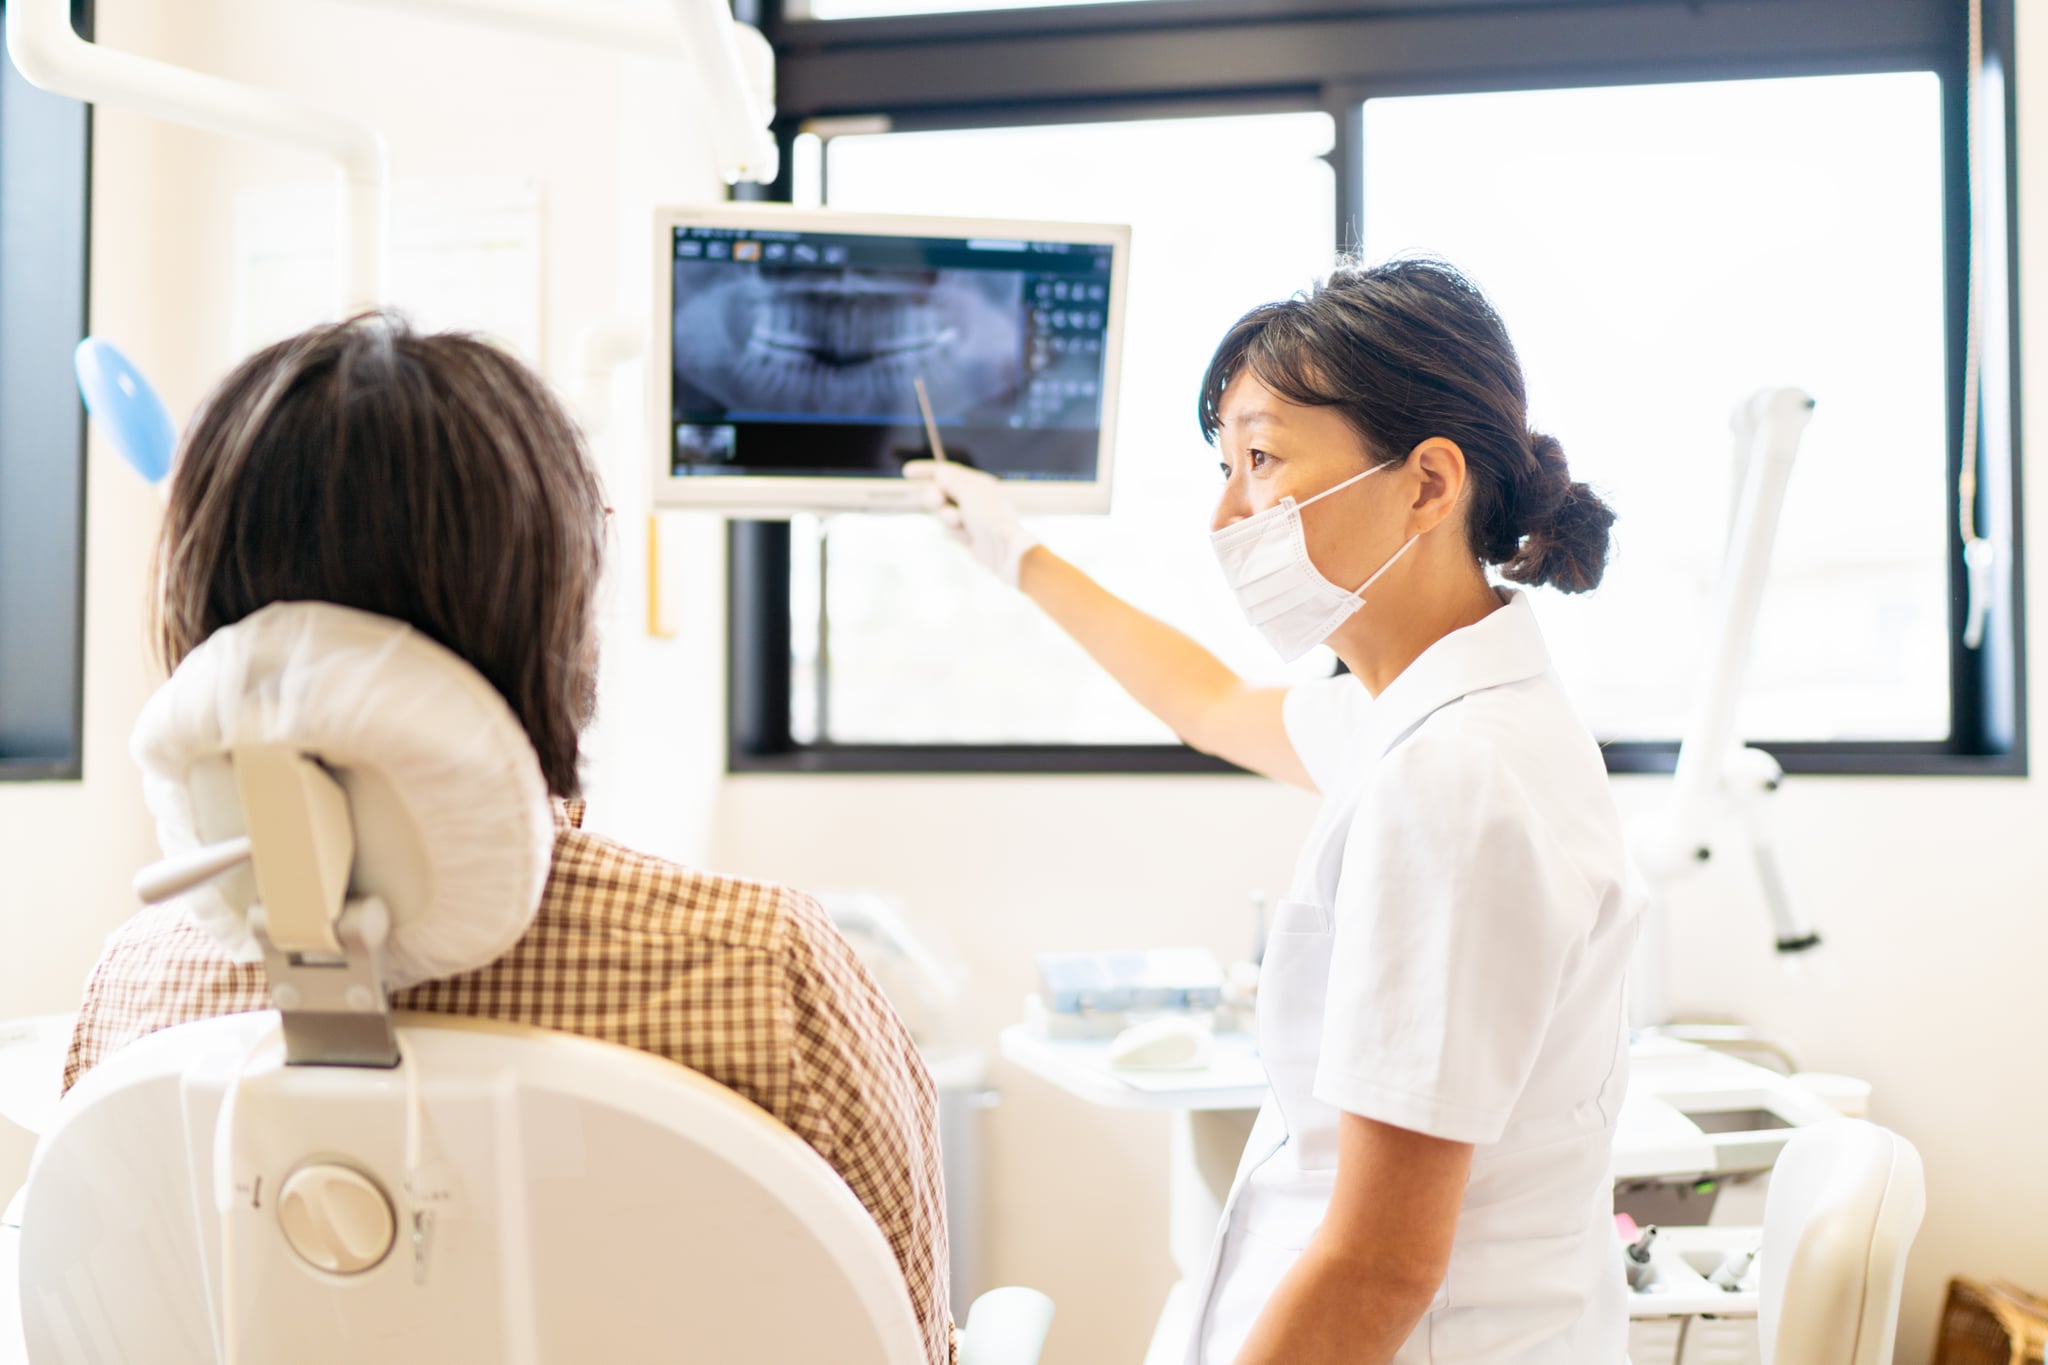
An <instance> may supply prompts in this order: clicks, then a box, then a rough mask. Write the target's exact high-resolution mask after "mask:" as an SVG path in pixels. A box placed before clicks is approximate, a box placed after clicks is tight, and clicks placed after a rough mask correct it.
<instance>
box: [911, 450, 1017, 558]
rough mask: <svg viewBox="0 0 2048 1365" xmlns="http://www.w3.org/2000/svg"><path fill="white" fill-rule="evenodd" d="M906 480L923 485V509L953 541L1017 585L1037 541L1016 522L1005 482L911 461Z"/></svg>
mask: <svg viewBox="0 0 2048 1365" xmlns="http://www.w3.org/2000/svg"><path fill="white" fill-rule="evenodd" d="M903 477H904V478H906V479H909V480H911V481H912V482H914V483H921V484H923V485H924V489H923V495H924V504H925V506H926V507H927V508H929V509H930V510H931V513H932V515H933V516H935V517H937V518H938V519H939V522H940V524H941V525H943V526H944V527H945V528H946V530H947V531H948V532H949V533H951V535H952V537H953V539H955V540H957V541H959V542H960V543H961V544H962V545H965V546H966V547H967V548H968V549H969V550H970V551H972V552H973V554H974V557H975V558H976V559H978V560H980V561H981V562H982V563H983V564H984V565H986V566H987V567H988V569H989V571H990V572H991V573H993V574H995V576H996V577H998V578H1000V579H1002V580H1003V582H1005V583H1007V584H1009V585H1010V586H1011V587H1013V588H1014V587H1016V586H1017V570H1018V567H1019V566H1020V565H1021V564H1022V563H1023V562H1024V555H1025V553H1026V552H1027V551H1029V550H1030V549H1031V547H1032V546H1034V545H1036V544H1038V537H1037V536H1034V535H1032V534H1031V533H1030V532H1029V531H1027V530H1025V529H1024V523H1023V522H1021V521H1018V520H1017V509H1016V508H1015V507H1013V506H1011V504H1010V495H1009V494H1008V493H1007V492H1005V491H1004V489H1003V485H1002V481H1001V480H1000V479H998V478H996V477H995V476H994V475H992V474H984V473H982V472H981V471H980V470H978V469H969V468H968V467H967V466H966V465H963V464H955V463H953V462H952V461H951V460H947V461H945V462H943V463H941V462H939V461H937V460H912V461H911V462H910V463H909V464H906V465H904V466H903Z"/></svg>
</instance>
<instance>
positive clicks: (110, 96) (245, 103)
mask: <svg viewBox="0 0 2048 1365" xmlns="http://www.w3.org/2000/svg"><path fill="white" fill-rule="evenodd" d="M7 51H8V54H9V55H10V56H11V57H12V58H13V59H14V65H15V67H16V69H18V70H19V71H20V72H21V74H22V76H23V77H24V78H26V79H27V80H28V81H29V83H30V84H32V85H36V86H39V87H41V88H42V89H44V90H47V91H49V92H51V93H52V94H55V95H63V96H65V97H67V98H70V99H78V100H87V101H90V102H92V103H94V104H104V105H110V106H116V107H120V108H125V109H134V110H136V111H137V112H139V113H144V114H151V115H154V116H155V117H157V118H162V119H168V120H170V121H172V122H174V123H184V124H189V125H191V126H192V127H195V128H204V129H206V130H208V131H209V132H216V133H229V134H233V135H235V136H238V137H247V138H254V139H256V140H258V141H262V142H269V143H275V144H278V145H281V146H286V147H296V148H298V149H300V150H302V151H308V152H312V153H314V154H315V155H318V156H322V157H326V158H327V159H329V160H331V161H333V162H334V163H335V164H336V165H337V166H339V167H340V172H341V185H342V238H341V244H342V260H343V265H344V271H343V281H342V299H341V302H342V304H343V306H344V307H345V308H347V309H349V310H351V311H353V310H354V309H357V308H365V307H373V306H375V305H376V304H378V303H379V302H381V301H382V298H383V288H384V270H383V265H384V223H385V199H386V187H387V185H388V183H389V172H388V171H387V169H386V165H385V156H384V139H383V138H381V137H380V136H378V134H377V132H376V130H375V129H372V128H370V127H369V126H368V125H366V124H362V123H358V122H356V121H355V120H353V119H349V118H345V117H343V116H342V115H340V114H336V113H333V112H331V111H329V110H325V109H318V108H314V107H313V106H311V105H307V104H302V103H299V102H298V101H295V100H290V99H286V98H284V97H282V96H279V95H275V94H272V93H270V92H269V91H266V90H259V89H257V88H255V87H253V86H247V85H238V84H236V83H235V82H233V81H226V80H222V79H221V78H220V77H218V76H208V75H205V74H203V73H201V72H197V71H188V70H186V69H185V68H183V67H180V66H173V65H171V64H170V63H168V62H159V61H155V60H152V59H151V58H147V57H138V56H136V55H135V54H133V53H129V52H119V51H116V50H114V49H112V48H106V47H102V46H100V45H99V44H97V43H89V42H87V41H85V40H84V39H83V38H80V37H79V36H78V34H77V33H76V32H75V31H73V29H72V27H71V4H70V0H10V3H9V4H8V5H7Z"/></svg>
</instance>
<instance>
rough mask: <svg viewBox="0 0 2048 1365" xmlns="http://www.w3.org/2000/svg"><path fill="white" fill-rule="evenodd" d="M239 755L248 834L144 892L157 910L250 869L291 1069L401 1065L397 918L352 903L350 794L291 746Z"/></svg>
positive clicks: (156, 878)
mask: <svg viewBox="0 0 2048 1365" xmlns="http://www.w3.org/2000/svg"><path fill="white" fill-rule="evenodd" d="M230 755H231V757H232V758H233V761H234V772H235V786H236V788H237V791H238V793H239V795H240V797H241V806H242V819H243V822H244V823H245V825H246V826H247V828H248V831H249V832H248V833H247V834H244V835H237V836H236V837H234V838H232V839H227V840H223V841H222V842H220V843H217V844H211V845H208V846H207V847H204V848H200V849H195V850H193V851H191V852H189V853H185V854H182V855H180V856H178V857H175V858H169V859H166V860H165V861H163V862H161V863H158V864H156V865H155V866H154V867H150V868H147V869H145V870H144V871H143V872H142V874H141V875H140V876H138V877H137V878H136V879H135V889H136V892H137V894H138V895H140V896H141V897H142V899H143V900H144V901H146V902H148V903H149V904H152V905H154V904H156V903H158V902H160V901H163V900H167V899H169V898H170V897H172V896H175V895H178V894H180V893H182V892H184V891H188V890H190V889H191V888H193V887H194V886H197V885H199V884H200V883H202V882H207V881H211V880H213V879H214V878H216V877H220V876H223V875H225V874H227V873H229V872H232V871H234V870H235V869H236V868H238V867H240V866H242V865H243V864H244V863H247V864H250V865H251V867H252V870H253V871H254V873H255V879H256V891H257V896H258V900H257V902H256V903H255V904H252V905H250V906H249V909H248V917H249V919H248V923H249V931H250V934H251V935H252V936H253V937H254V939H255V940H256V943H257V945H258V946H259V947H260V948H261V949H262V951H263V971H264V975H265V976H266V977H267V978H268V979H269V991H270V1003H271V1004H272V1005H274V1006H275V1007H276V1008H277V1011H278V1013H279V1014H281V1015H283V1016H284V1040H285V1061H286V1062H287V1063H289V1064H291V1065H295V1066H381V1067H391V1066H397V1065H398V1034H397V1032H396V1029H395V1026H394V1024H393V1022H392V1018H391V1002H390V999H389V997H388V996H387V995H386V994H385V991H384V977H385V972H384V945H385V943H386V942H387V941H388V940H389V939H390V937H391V912H390V910H389V909H388V908H387V907H386V906H385V904H384V902H383V901H382V900H380V899H379V898H377V897H376V896H367V897H363V898H361V899H357V900H350V899H348V884H349V875H350V870H351V868H352V867H353V865H354V863H355V856H356V837H355V826H354V824H353V823H352V822H351V820H350V818H349V808H348V797H347V794H346V793H344V792H343V791H342V789H341V783H339V782H337V781H336V780H335V779H334V775H333V774H332V773H330V772H328V771H327V769H326V768H325V767H324V766H322V765H321V763H320V762H319V761H318V760H317V759H314V758H312V757H310V756H308V755H306V754H304V753H301V752H299V751H298V750H297V749H295V748H292V747H291V746H288V745H276V744H255V745H237V746H235V747H234V748H233V749H232V750H230Z"/></svg>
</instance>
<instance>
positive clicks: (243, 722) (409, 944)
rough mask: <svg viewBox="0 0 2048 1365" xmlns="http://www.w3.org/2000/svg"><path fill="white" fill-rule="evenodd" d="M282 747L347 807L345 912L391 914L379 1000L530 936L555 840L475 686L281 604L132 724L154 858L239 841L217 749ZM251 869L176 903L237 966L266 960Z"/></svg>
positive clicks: (515, 751) (515, 745)
mask: <svg viewBox="0 0 2048 1365" xmlns="http://www.w3.org/2000/svg"><path fill="white" fill-rule="evenodd" d="M255 744H267V745H287V746H291V747H294V748H296V749H297V750H298V751H299V752H301V753H303V754H305V755H307V756H308V757H311V758H314V759H317V760H318V761H319V762H320V763H321V764H322V765H324V766H325V767H326V768H327V769H328V770H329V771H330V772H331V773H332V774H333V775H334V777H335V778H336V779H337V780H338V781H339V783H340V785H341V788H342V790H343V792H344V793H345V794H346V796H347V798H348V807H349V815H350V818H351V820H352V822H353V824H354V828H355V839H356V853H355V861H354V863H353V865H352V867H351V869H350V876H349V890H348V894H349V895H350V896H351V897H361V896H371V895H374V896H378V897H381V898H382V900H383V901H384V903H385V905H386V907H387V908H388V910H389V911H390V915H391V923H392V932H391V937H390V940H389V942H388V943H387V945H386V948H385V957H384V964H385V970H384V979H385V985H386V986H387V987H389V988H390V989H393V990H400V989H403V988H405V987H407V986H411V985H416V984H418V983H419V982H422V981H429V980H433V979H436V978H439V977H445V976H454V975H457V974H459V973H462V972H466V971H472V970H475V969H476V968H478V967H482V966H484V965H486V964H487V963H489V962H492V961H494V960H495V959H497V958H498V957H499V956H501V955H502V954H503V953H504V952H505V951H506V950H507V949H509V948H510V947H511V946H512V945H513V944H514V943H515V942H517V941H518V939H519V937H520V936H521V935H522V934H524V933H525V932H526V929H527V926H528V925H529V924H530V923H531V922H532V920H533V916H534V912H535V911H536V910H537V909H538V908H539V905H540V897H541V891H542V889H543V887H544V886H545V885H546V882H547V876H548V867H549V864H550V862H551V860H552V858H553V853H554V840H555V821H554V812H553V810H552V808H551V806H550V804H549V801H548V791H547V783H546V781H545V780H544V779H543V777H542V776H541V771H540V762H539V759H538V758H537V757H536V756H535V754H534V752H533V746H532V744H531V743H530V742H529V741H528V739H527V737H526V732H525V730H524V728H523V727H522V726H521V725H520V723H519V720H518V717H516V716H515V715H514V714H513V713H512V709H511V707H509V706H507V705H506V704H505V700H504V698H503V697H501V696H499V695H498V692H497V689H495V688H494V687H492V686H491V684H490V683H489V682H487V681H486V680H485V679H484V677H483V675H481V674H479V673H478V672H477V671H476V670H475V669H473V668H471V667H470V666H469V665H468V664H466V663H464V662H463V661H462V660H461V659H460V658H458V657H456V655H454V654H453V653H451V652H450V651H449V650H447V649H445V648H443V647H442V646H441V645H439V644H436V643H435V642H434V641H432V640H430V639H428V638H427V637H426V636H424V635H422V634H420V633H419V632H418V631H416V630H414V629H412V628H411V627H410V626H407V625H404V624H402V623H400V622H397V621H393V620H390V619H388V618H386V617H382V616H375V615H372V614H370V613H368V612H362V611H355V610H352V609H350V608H347V607H339V606H334V605H332V604H330V603H325V602H282V603H276V604H273V605H271V606H268V607H265V608H264V609H263V610H261V611H259V612H257V613H255V614H254V615H252V616H250V617H248V618H246V619H244V620H242V621H240V622H237V623H236V624H234V625H232V626H228V627H226V628H224V629H222V630H219V631H216V632H215V633H214V634H213V635H211V636H210V637H208V638H207V639H206V641H205V642H204V643H202V644H201V645H200V646H199V647H198V648H197V649H195V650H193V651H192V653H191V654H189V655H187V656H186V658H185V660H184V662H183V663H181V664H180V665H179V666H178V669H177V672H176V673H174V674H173V675H172V676H171V678H170V680H169V681H168V682H166V683H165V684H164V685H163V686H162V687H161V688H159V689H158V690H157V692H156V694H155V695H154V696H153V697H151V698H150V700H149V703H148V704H147V705H146V706H145V707H144V708H143V712H142V717H141V719H140V720H139V721H138V722H137V723H136V727H135V734H134V737H133V739H132V741H131V744H130V749H131V752H132V753H133V755H134V757H135V761H136V763H137V765H138V766H140V767H141V769H142V779H143V797H144V799H145V800H146V801H147V803H148V805H149V809H150V811H151V813H152V814H153V815H155V817H156V824H157V839H158V842H160V843H161V844H162V845H163V849H164V852H165V854H166V855H170V856H175V855H177V854H180V853H185V852H189V851H190V850H192V849H195V848H198V847H202V846H205V845H208V844H214V843H218V842H220V841H222V840H226V839H231V838H234V837H235V836H237V835H240V834H243V833H245V832H246V831H247V826H246V823H245V821H244V818H243V813H242V806H241V797H240V795H239V793H238V791H237V786H236V781H235V773H234V768H233V759H232V758H231V756H230V755H231V751H232V750H233V749H234V748H235V747H236V746H238V745H255ZM256 899H257V895H256V878H255V876H254V874H253V873H252V872H251V870H250V869H249V868H248V867H247V866H243V867H241V868H238V869H236V870H235V871H233V872H230V873H228V874H227V875H226V876H223V877H221V878H219V879H217V880H215V881H213V882H210V883H207V884H205V885H202V886H199V887H197V888H195V889H193V890H191V891H188V892H186V893H185V895H184V897H183V903H184V905H185V907H186V909H187V910H188V911H189V912H190V913H191V915H192V917H193V918H194V919H195V920H196V921H197V922H198V923H199V925H200V926H201V927H202V928H204V929H205V930H206V932H207V933H209V934H211V935H212V936H213V937H214V938H215V939H216V940H217V941H218V942H219V943H220V944H221V946H222V947H223V948H224V949H226V950H227V952H228V953H229V954H230V955H231V956H232V957H233V958H234V959H235V960H236V961H239V962H258V961H261V960H262V956H263V955H262V950H261V948H260V946H259V945H258V943H257V942H256V939H255V936H254V934H253V933H252V931H251V929H250V926H249V908H250V906H251V905H252V904H254V903H255V901H256Z"/></svg>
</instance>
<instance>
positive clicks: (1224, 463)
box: [1216, 460, 1230, 479]
mask: <svg viewBox="0 0 2048 1365" xmlns="http://www.w3.org/2000/svg"><path fill="white" fill-rule="evenodd" d="M1216 467H1217V468H1218V469H1220V470H1222V471H1223V477H1224V478H1226V479H1228V478H1229V477H1230V462H1229V461H1228V460H1218V461H1217V462H1216Z"/></svg>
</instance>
